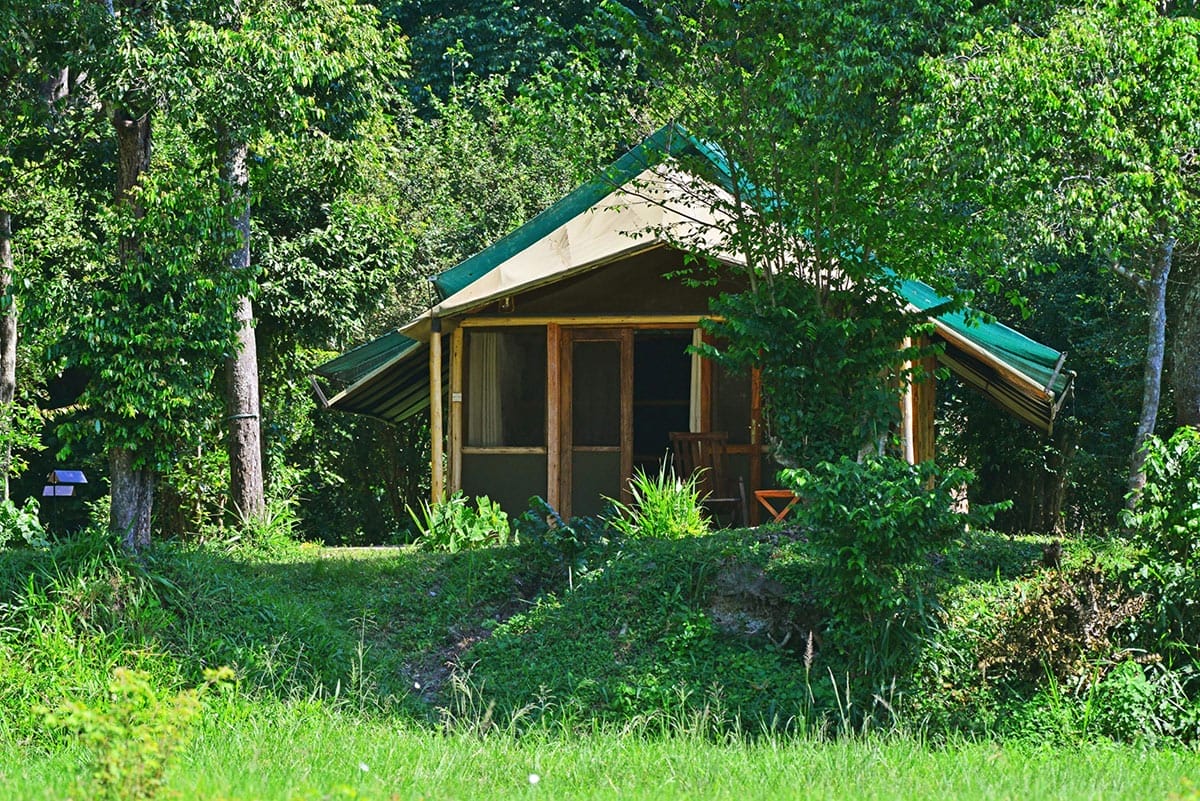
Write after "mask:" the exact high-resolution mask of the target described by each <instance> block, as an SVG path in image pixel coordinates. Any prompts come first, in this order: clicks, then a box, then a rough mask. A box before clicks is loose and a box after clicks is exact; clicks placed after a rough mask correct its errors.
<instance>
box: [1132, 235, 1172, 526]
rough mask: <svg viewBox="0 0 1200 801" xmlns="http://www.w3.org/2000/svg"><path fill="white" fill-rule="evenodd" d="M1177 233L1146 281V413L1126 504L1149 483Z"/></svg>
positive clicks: (1165, 244) (1138, 435)
mask: <svg viewBox="0 0 1200 801" xmlns="http://www.w3.org/2000/svg"><path fill="white" fill-rule="evenodd" d="M1175 243H1176V239H1175V237H1174V236H1172V235H1170V234H1167V235H1165V236H1164V239H1163V244H1162V250H1161V252H1160V253H1159V258H1158V260H1157V262H1156V263H1155V264H1154V266H1153V268H1152V269H1151V272H1150V280H1149V281H1148V282H1147V283H1146V303H1147V305H1148V306H1149V309H1150V327H1149V333H1148V335H1147V337H1146V369H1145V373H1144V375H1143V378H1142V416H1141V419H1140V420H1139V421H1138V427H1137V433H1136V434H1134V437H1133V456H1132V458H1131V460H1130V467H1129V495H1128V498H1127V500H1126V505H1127V506H1128V507H1129V508H1133V507H1134V506H1135V505H1136V504H1137V501H1138V498H1139V497H1140V496H1141V494H1142V488H1143V487H1145V486H1146V471H1145V463H1146V453H1145V445H1146V440H1148V439H1149V438H1150V435H1151V434H1153V433H1154V427H1155V425H1156V424H1157V423H1158V405H1159V399H1160V397H1161V395H1162V371H1163V357H1164V356H1165V355H1166V350H1167V279H1168V277H1169V276H1170V274H1171V264H1172V263H1173V261H1174V258H1175Z"/></svg>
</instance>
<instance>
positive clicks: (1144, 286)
mask: <svg viewBox="0 0 1200 801" xmlns="http://www.w3.org/2000/svg"><path fill="white" fill-rule="evenodd" d="M1111 269H1112V271H1113V272H1114V273H1116V274H1117V275H1119V276H1121V277H1122V278H1124V279H1125V280H1126V281H1128V282H1129V283H1131V284H1133V285H1134V286H1135V287H1137V289H1138V291H1139V292H1141V293H1143V294H1145V293H1146V292H1147V291H1148V290H1149V289H1150V282H1149V281H1147V280H1146V279H1145V278H1143V277H1142V276H1140V275H1138V274H1137V273H1135V272H1134V271H1133V270H1131V269H1129V268H1128V267H1126V266H1125V265H1123V264H1121V262H1119V261H1117V260H1116V259H1114V260H1113V263H1112V266H1111Z"/></svg>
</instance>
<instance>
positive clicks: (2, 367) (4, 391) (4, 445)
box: [0, 209, 17, 501]
mask: <svg viewBox="0 0 1200 801" xmlns="http://www.w3.org/2000/svg"><path fill="white" fill-rule="evenodd" d="M12 282H13V255H12V215H11V214H9V212H7V211H5V210H3V209H0V482H2V483H3V488H4V498H3V500H6V501H7V500H8V471H9V469H10V468H11V467H12V439H11V437H10V436H9V435H10V434H11V433H12V426H13V407H12V404H13V397H14V396H15V395H16V390H17V298H16V295H15V294H14V293H13V291H12Z"/></svg>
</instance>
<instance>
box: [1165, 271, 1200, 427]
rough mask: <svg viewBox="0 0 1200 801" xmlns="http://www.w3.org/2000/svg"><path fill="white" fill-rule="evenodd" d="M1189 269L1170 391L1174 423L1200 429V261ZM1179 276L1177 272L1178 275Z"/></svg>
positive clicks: (1173, 350)
mask: <svg viewBox="0 0 1200 801" xmlns="http://www.w3.org/2000/svg"><path fill="white" fill-rule="evenodd" d="M1180 266H1181V267H1182V266H1183V265H1182V264H1181V265H1180ZM1189 267H1190V269H1188V270H1186V271H1184V272H1183V274H1184V275H1185V276H1186V278H1185V280H1184V287H1183V296H1182V299H1181V300H1180V302H1179V305H1178V307H1177V311H1176V314H1175V336H1174V339H1173V340H1172V346H1171V365H1172V367H1171V389H1172V390H1174V394H1175V422H1176V423H1178V424H1179V425H1181V426H1193V427H1197V428H1200V258H1197V259H1193V263H1192V264H1191V265H1189ZM1180 272H1181V271H1178V270H1177V271H1176V275H1179V274H1180Z"/></svg>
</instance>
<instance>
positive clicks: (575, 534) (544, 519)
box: [514, 495, 620, 587]
mask: <svg viewBox="0 0 1200 801" xmlns="http://www.w3.org/2000/svg"><path fill="white" fill-rule="evenodd" d="M514 528H515V530H516V535H517V539H518V541H519V542H520V543H521V545H522V546H524V547H525V548H528V549H530V550H532V552H533V553H534V554H535V557H536V559H537V561H539V562H540V563H542V564H544V565H545V566H546V567H549V568H552V569H561V570H565V571H566V573H567V583H568V585H569V586H571V587H574V584H575V576H576V575H580V574H583V573H587V572H588V571H589V570H591V569H593V568H596V567H599V566H601V565H603V564H604V562H605V560H607V559H608V558H609V557H611V556H612V555H613V553H614V552H615V551H616V549H617V548H618V547H619V543H620V540H619V538H618V536H617V533H618V532H617V529H616V527H615V526H614V525H612V515H610V514H601V515H597V516H580V515H577V516H575V517H572V518H571V519H570V520H563V519H562V517H561V516H560V515H559V514H558V512H557V511H555V509H554V507H552V506H551V505H550V504H549V503H548V502H547V501H546V500H545V499H544V498H542V497H540V496H536V495H535V496H534V497H532V498H530V499H529V508H528V509H526V510H525V511H524V512H522V513H521V516H520V517H518V518H517V519H516V521H515V522H514Z"/></svg>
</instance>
